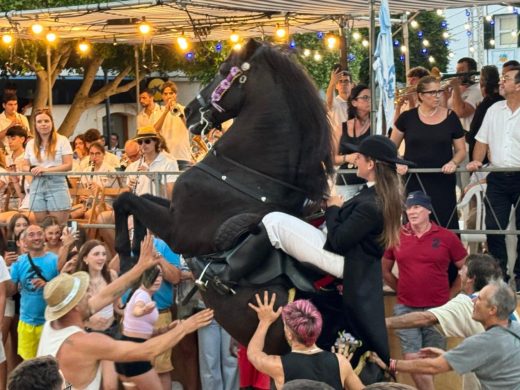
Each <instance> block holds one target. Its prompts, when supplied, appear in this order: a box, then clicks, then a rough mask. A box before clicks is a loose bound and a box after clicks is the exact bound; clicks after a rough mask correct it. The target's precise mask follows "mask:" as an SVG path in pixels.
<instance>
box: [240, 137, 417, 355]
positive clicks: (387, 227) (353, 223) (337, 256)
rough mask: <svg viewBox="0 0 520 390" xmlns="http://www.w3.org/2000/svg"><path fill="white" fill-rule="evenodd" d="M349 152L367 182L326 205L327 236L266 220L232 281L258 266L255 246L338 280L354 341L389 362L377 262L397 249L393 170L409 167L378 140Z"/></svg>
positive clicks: (293, 222) (284, 218)
mask: <svg viewBox="0 0 520 390" xmlns="http://www.w3.org/2000/svg"><path fill="white" fill-rule="evenodd" d="M350 149H351V151H352V152H354V153H358V156H357V159H356V165H357V175H358V176H359V177H361V178H364V179H365V180H366V181H367V186H366V187H364V188H363V189H362V190H361V191H360V192H359V193H358V194H357V195H355V196H354V197H353V198H351V199H350V200H348V201H347V202H345V203H343V199H342V198H341V197H339V196H331V197H330V198H329V199H327V201H326V206H327V208H326V210H325V221H326V224H325V225H326V226H325V227H326V230H325V229H323V230H320V229H317V228H315V227H313V226H312V225H310V224H308V223H306V222H304V221H302V220H300V219H298V218H296V217H293V216H291V215H288V214H284V213H280V212H273V213H269V214H267V215H266V216H265V217H264V218H263V219H262V223H261V224H260V226H259V232H258V233H257V234H256V235H251V236H249V237H248V238H247V239H246V240H245V241H244V242H243V243H242V245H241V247H240V248H239V249H238V250H239V251H240V253H241V254H245V253H248V251H249V256H247V257H246V258H247V261H248V263H247V264H246V265H245V266H244V269H241V270H240V271H241V272H244V273H242V274H241V275H239V274H238V273H239V272H237V273H236V274H235V275H233V276H234V278H235V279H233V280H238V279H239V278H240V277H241V276H242V275H244V274H245V273H247V272H249V271H250V270H251V269H253V268H254V267H256V265H257V264H258V263H259V262H260V261H262V259H263V258H262V256H264V255H265V250H264V251H262V250H258V249H257V248H259V247H260V248H263V247H265V246H266V245H259V242H266V241H267V240H269V242H270V244H271V245H272V246H274V247H275V248H279V249H282V250H283V251H284V252H286V253H287V254H289V255H291V256H293V257H294V258H296V259H297V260H299V261H301V262H303V263H307V264H311V265H313V266H316V267H318V268H320V269H322V270H323V271H325V272H327V273H329V274H332V275H334V276H336V277H339V278H340V277H343V300H344V305H345V309H346V310H347V311H348V312H349V314H350V315H349V316H348V317H349V318H348V319H347V321H348V322H349V325H350V328H351V330H352V332H353V334H354V336H357V338H360V339H362V340H363V341H364V342H365V344H364V346H365V347H367V348H368V349H370V350H373V351H376V352H377V353H378V354H379V356H380V357H381V358H382V359H383V360H385V361H388V358H389V354H388V344H387V336H386V328H385V318H384V304H383V294H382V288H383V286H382V279H383V276H382V271H381V257H382V256H383V251H384V248H385V247H391V246H395V245H398V243H399V230H400V226H401V223H400V219H401V211H402V204H403V202H402V198H401V194H402V191H401V188H402V184H401V181H400V178H399V176H398V174H397V172H396V164H406V165H411V164H413V163H411V162H409V161H405V160H402V159H399V158H398V157H397V149H396V147H395V145H394V144H393V143H392V142H391V141H390V139H388V138H386V137H384V136H381V135H373V136H370V137H368V138H366V139H364V140H363V141H362V142H361V143H360V144H359V146H353V145H352V146H350ZM345 259H348V266H347V267H344V264H346V260H345ZM361 301H363V304H362V305H361V304H360V302H361Z"/></svg>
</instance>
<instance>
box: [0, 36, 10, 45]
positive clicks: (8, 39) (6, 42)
mask: <svg viewBox="0 0 520 390" xmlns="http://www.w3.org/2000/svg"><path fill="white" fill-rule="evenodd" d="M2 42H3V43H5V44H6V45H10V44H11V43H13V36H12V35H11V34H4V35H2Z"/></svg>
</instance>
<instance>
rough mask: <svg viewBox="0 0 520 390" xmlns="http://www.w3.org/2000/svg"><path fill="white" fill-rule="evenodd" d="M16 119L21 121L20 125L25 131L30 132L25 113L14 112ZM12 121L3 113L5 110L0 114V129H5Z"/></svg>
mask: <svg viewBox="0 0 520 390" xmlns="http://www.w3.org/2000/svg"><path fill="white" fill-rule="evenodd" d="M16 119H18V120H19V121H20V122H22V126H23V127H25V128H26V129H27V133H29V134H30V133H31V130H30V129H29V121H28V120H27V117H26V116H25V115H22V114H19V113H16ZM12 122H13V121H12V120H11V119H9V118H7V116H6V115H5V111H4V112H2V113H1V114H0V131H3V130H6V128H7V127H8V126H10V125H11V123H12Z"/></svg>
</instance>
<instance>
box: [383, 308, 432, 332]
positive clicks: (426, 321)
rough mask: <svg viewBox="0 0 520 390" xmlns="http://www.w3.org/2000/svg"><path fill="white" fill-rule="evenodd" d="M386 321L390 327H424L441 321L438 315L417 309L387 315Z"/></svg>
mask: <svg viewBox="0 0 520 390" xmlns="http://www.w3.org/2000/svg"><path fill="white" fill-rule="evenodd" d="M385 321H386V327H387V328H388V329H409V328H424V327H425V326H432V325H436V324H438V323H439V320H437V317H435V315H433V313H431V312H429V311H417V312H414V313H407V314H403V315H401V316H396V317H387V318H386V319H385Z"/></svg>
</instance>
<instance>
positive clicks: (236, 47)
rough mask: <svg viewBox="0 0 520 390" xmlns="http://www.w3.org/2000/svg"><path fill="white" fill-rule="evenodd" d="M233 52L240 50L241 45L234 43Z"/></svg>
mask: <svg viewBox="0 0 520 390" xmlns="http://www.w3.org/2000/svg"><path fill="white" fill-rule="evenodd" d="M233 50H234V51H240V50H242V45H241V44H240V43H235V44H234V45H233Z"/></svg>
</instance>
